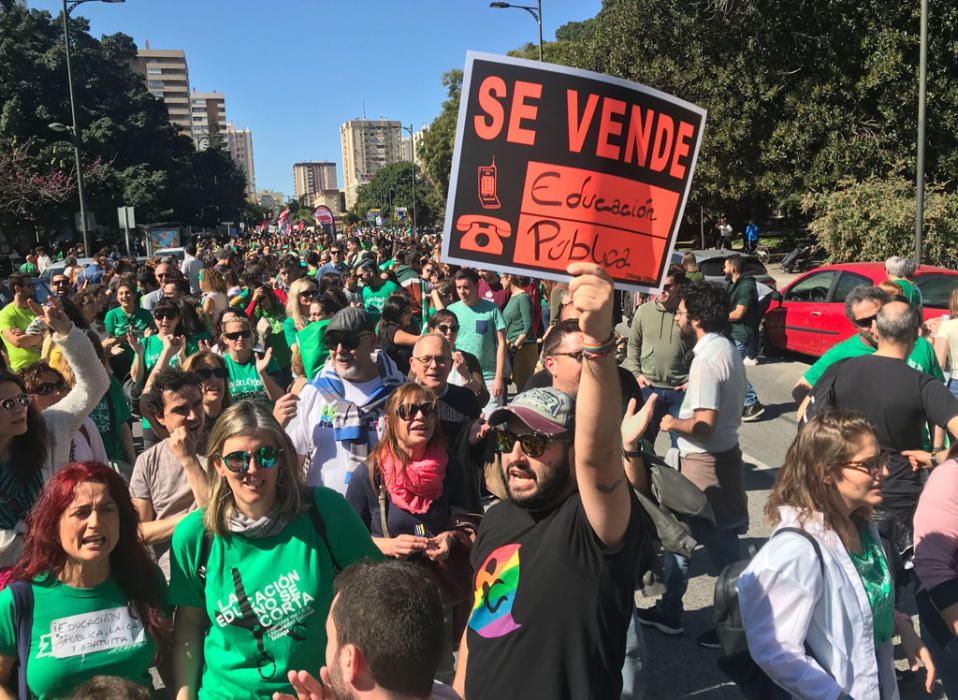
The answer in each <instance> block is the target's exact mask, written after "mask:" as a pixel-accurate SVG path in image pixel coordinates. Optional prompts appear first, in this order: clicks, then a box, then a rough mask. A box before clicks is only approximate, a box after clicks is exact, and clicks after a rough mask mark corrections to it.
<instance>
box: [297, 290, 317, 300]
mask: <svg viewBox="0 0 958 700" xmlns="http://www.w3.org/2000/svg"><path fill="white" fill-rule="evenodd" d="M317 294H319V290H318V289H304V290H303V291H301V292H300V293H299V298H300V299H302V300H303V301H310V300H311V299H312V298H313V297H314V296H316V295H317Z"/></svg>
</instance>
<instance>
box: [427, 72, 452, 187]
mask: <svg viewBox="0 0 958 700" xmlns="http://www.w3.org/2000/svg"><path fill="white" fill-rule="evenodd" d="M442 84H443V86H444V87H445V88H446V100H445V102H443V103H442V111H441V112H440V113H439V116H438V117H436V118H435V119H434V120H433V122H432V124H430V125H429V128H428V129H427V130H426V133H425V134H423V137H422V139H421V140H420V142H419V158H420V160H421V162H422V167H423V170H424V171H425V175H426V178H427V179H428V180H429V182H430V183H431V184H432V186H433V188H434V190H435V191H436V193H437V194H438V196H439V198H440V199H441V200H442V201H443V202H445V201H446V194H447V192H448V191H449V176H450V173H451V172H452V152H453V150H454V148H455V143H456V122H457V121H458V119H459V95H460V93H461V92H462V71H461V70H458V69H457V70H451V71H449V72H448V73H445V74H444V75H443V76H442Z"/></svg>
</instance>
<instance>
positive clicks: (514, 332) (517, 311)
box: [502, 294, 536, 344]
mask: <svg viewBox="0 0 958 700" xmlns="http://www.w3.org/2000/svg"><path fill="white" fill-rule="evenodd" d="M502 320H503V321H505V324H506V340H507V341H509V342H510V343H511V342H513V341H515V340H516V338H518V337H519V336H520V335H523V334H525V336H526V340H525V342H526V344H528V343H534V342H536V334H535V329H534V328H533V327H532V300H531V299H530V298H529V295H528V294H513V295H512V296H510V297H509V301H507V302H506V307H505V308H504V309H503V310H502Z"/></svg>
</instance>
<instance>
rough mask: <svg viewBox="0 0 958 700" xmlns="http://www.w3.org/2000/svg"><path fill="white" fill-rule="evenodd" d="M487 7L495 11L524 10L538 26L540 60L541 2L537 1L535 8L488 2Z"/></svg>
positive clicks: (540, 54) (540, 0) (540, 53)
mask: <svg viewBox="0 0 958 700" xmlns="http://www.w3.org/2000/svg"><path fill="white" fill-rule="evenodd" d="M489 7H494V8H496V9H497V10H508V9H516V10H525V11H526V12H528V13H529V14H530V15H532V19H534V20H535V21H536V24H538V25H539V60H540V61H541V60H542V0H537V2H536V6H535V7H533V6H531V5H513V4H512V3H509V2H490V3H489Z"/></svg>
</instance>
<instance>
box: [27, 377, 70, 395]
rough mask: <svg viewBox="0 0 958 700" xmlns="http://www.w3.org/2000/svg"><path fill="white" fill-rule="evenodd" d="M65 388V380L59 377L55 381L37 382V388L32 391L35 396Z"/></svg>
mask: <svg viewBox="0 0 958 700" xmlns="http://www.w3.org/2000/svg"><path fill="white" fill-rule="evenodd" d="M66 388H67V384H66V382H64V381H63V380H62V379H61V380H60V381H57V382H42V383H41V384H37V390H36V391H34V392H33V393H34V394H36V395H37V396H49V395H50V394H53V393H56V392H58V391H63V390H64V389H66Z"/></svg>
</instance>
